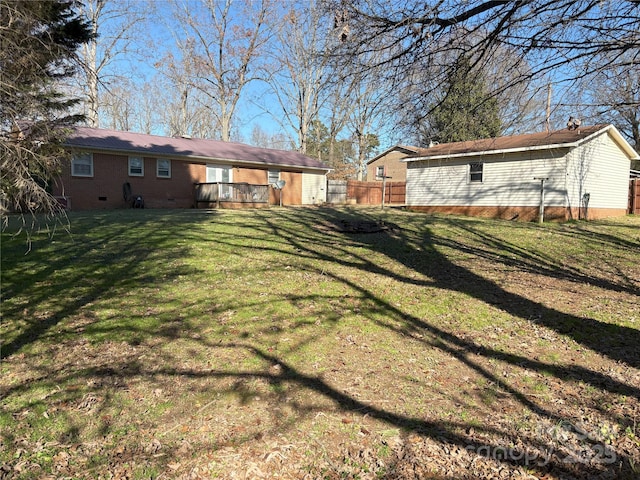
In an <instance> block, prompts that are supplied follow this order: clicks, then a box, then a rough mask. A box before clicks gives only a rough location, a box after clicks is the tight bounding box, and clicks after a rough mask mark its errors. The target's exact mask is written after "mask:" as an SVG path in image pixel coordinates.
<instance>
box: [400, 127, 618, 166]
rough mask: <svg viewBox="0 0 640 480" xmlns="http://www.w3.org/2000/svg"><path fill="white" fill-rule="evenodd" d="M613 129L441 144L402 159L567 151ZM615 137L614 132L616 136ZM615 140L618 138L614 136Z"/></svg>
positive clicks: (588, 128)
mask: <svg viewBox="0 0 640 480" xmlns="http://www.w3.org/2000/svg"><path fill="white" fill-rule="evenodd" d="M609 129H613V130H615V128H614V127H613V126H612V125H593V126H588V127H578V128H576V129H573V130H569V129H567V128H565V129H563V130H555V131H553V132H540V133H529V134H525V135H513V136H506V137H497V138H485V139H481V140H470V141H466V142H454V143H443V144H440V145H434V146H432V147H430V148H420V149H419V152H418V153H416V154H415V155H411V156H410V157H408V158H406V159H405V160H406V161H413V160H418V159H421V158H425V159H426V158H433V157H438V158H443V157H460V156H467V155H469V156H471V155H478V154H484V155H486V154H492V153H503V152H517V151H523V150H537V149H548V148H571V147H575V146H577V145H578V144H580V143H582V142H583V141H584V140H585V139H587V138H588V137H590V136H591V135H595V134H597V133H599V132H601V131H605V130H609ZM616 133H617V132H616ZM618 136H619V134H618Z"/></svg>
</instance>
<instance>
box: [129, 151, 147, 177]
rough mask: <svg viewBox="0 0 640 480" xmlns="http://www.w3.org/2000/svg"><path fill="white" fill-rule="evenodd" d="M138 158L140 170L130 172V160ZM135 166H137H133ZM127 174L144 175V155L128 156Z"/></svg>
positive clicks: (131, 175) (133, 175)
mask: <svg viewBox="0 0 640 480" xmlns="http://www.w3.org/2000/svg"><path fill="white" fill-rule="evenodd" d="M135 160H139V161H140V172H132V171H131V168H132V161H135ZM135 168H137V167H135ZM128 170H129V176H130V177H144V157H137V156H132V157H129V169H128Z"/></svg>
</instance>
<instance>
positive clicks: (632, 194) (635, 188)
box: [627, 178, 640, 214]
mask: <svg viewBox="0 0 640 480" xmlns="http://www.w3.org/2000/svg"><path fill="white" fill-rule="evenodd" d="M627 213H637V214H640V178H634V179H632V180H631V181H630V182H629V209H628V210H627Z"/></svg>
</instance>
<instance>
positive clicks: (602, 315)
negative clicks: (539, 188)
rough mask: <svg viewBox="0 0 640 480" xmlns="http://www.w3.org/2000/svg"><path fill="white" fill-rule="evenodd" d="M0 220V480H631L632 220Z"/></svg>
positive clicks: (144, 216)
mask: <svg viewBox="0 0 640 480" xmlns="http://www.w3.org/2000/svg"><path fill="white" fill-rule="evenodd" d="M11 220H12V221H11V222H10V224H9V228H8V229H7V230H6V231H5V232H4V233H3V234H2V265H1V266H2V272H1V274H2V276H1V280H2V324H1V326H0V337H1V339H2V349H1V355H2V364H1V366H0V375H1V377H0V378H1V379H2V380H1V383H0V394H1V406H0V465H3V466H0V478H4V477H3V474H4V473H6V474H7V475H8V476H9V477H14V478H48V477H51V478H110V477H111V478H123V477H125V476H128V477H129V478H181V477H182V478H212V477H216V476H219V477H221V478H228V477H229V475H230V473H231V472H235V473H236V474H238V475H241V474H242V475H246V476H247V477H249V478H261V477H262V478H273V477H274V476H276V475H279V476H280V477H281V478H302V477H303V476H304V475H305V474H307V475H309V478H459V477H460V476H461V475H463V474H467V472H469V474H470V475H475V476H476V477H483V476H486V475H488V473H487V472H491V471H500V472H502V474H503V477H501V478H531V477H527V475H533V476H534V477H533V478H535V477H536V476H539V477H542V476H544V475H547V477H545V478H571V477H574V478H586V477H588V476H589V475H593V476H594V478H596V477H597V476H598V475H600V476H599V477H597V478H635V476H636V475H640V440H639V439H638V437H640V427H638V423H639V422H640V307H639V304H640V265H639V259H640V255H639V254H640V217H637V216H636V217H633V216H629V217H626V218H619V219H614V220H611V221H602V222H590V223H566V224H545V225H542V226H541V225H538V224H532V223H531V224H530V223H519V222H507V221H498V220H485V219H474V218H463V217H453V216H429V215H423V214H416V213H410V212H406V211H401V210H394V209H386V210H384V211H383V210H381V209H379V208H375V209H374V208H369V209H362V208H357V209H356V208H353V209H348V208H344V209H329V208H327V209H324V208H318V209H316V208H309V209H306V208H304V209H303V208H284V209H283V208H273V209H270V210H240V211H227V210H216V211H208V212H207V211H200V210H191V211H187V210H185V211H159V210H135V211H134V210H121V211H112V212H96V213H72V214H70V216H69V221H70V232H66V231H64V229H61V228H58V229H57V230H56V232H55V233H51V232H50V231H48V230H47V229H45V228H44V227H43V228H42V230H41V231H37V232H35V233H34V234H33V235H32V237H31V239H30V241H31V243H30V245H29V244H28V243H27V241H26V238H25V236H24V234H21V235H15V226H14V225H13V222H14V221H16V220H17V219H11ZM365 221H366V222H373V221H375V222H378V225H380V226H381V228H380V231H377V232H373V233H358V232H355V233H353V232H349V231H347V230H349V228H348V227H351V226H354V225H355V226H358V225H362V222H365ZM491 469H496V470H491Z"/></svg>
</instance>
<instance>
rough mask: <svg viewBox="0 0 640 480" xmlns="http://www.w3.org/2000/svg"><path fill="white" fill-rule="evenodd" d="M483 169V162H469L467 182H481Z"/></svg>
mask: <svg viewBox="0 0 640 480" xmlns="http://www.w3.org/2000/svg"><path fill="white" fill-rule="evenodd" d="M483 170H484V164H483V163H470V164H469V182H472V183H482V173H483Z"/></svg>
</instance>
